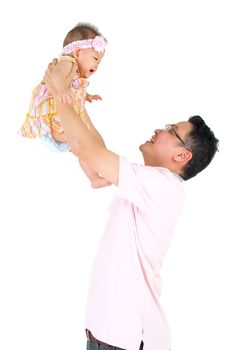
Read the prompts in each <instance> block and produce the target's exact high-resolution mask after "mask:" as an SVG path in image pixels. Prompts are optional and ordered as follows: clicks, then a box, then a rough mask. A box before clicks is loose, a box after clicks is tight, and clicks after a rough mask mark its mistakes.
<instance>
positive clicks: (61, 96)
mask: <svg viewBox="0 0 232 350" xmlns="http://www.w3.org/2000/svg"><path fill="white" fill-rule="evenodd" d="M57 96H58V100H59V101H60V102H62V103H64V104H73V103H75V96H74V94H73V92H72V90H71V89H69V88H67V89H62V90H60V91H58V93H57Z"/></svg>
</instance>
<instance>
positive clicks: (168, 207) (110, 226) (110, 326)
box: [86, 157, 184, 350]
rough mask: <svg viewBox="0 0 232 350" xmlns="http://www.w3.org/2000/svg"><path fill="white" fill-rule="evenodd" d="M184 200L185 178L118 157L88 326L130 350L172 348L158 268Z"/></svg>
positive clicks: (92, 286) (95, 269) (96, 264)
mask: <svg viewBox="0 0 232 350" xmlns="http://www.w3.org/2000/svg"><path fill="white" fill-rule="evenodd" d="M183 202H184V190H183V185H182V181H181V178H180V177H179V176H178V175H176V174H174V173H172V172H170V171H169V170H168V169H166V168H159V167H150V166H144V165H137V164H134V163H130V162H129V161H128V160H126V159H125V158H122V157H121V158H120V166H119V184H118V189H117V191H116V195H115V197H114V199H113V201H112V203H111V205H110V208H109V219H108V223H107V225H106V228H105V231H104V234H103V237H102V239H101V242H100V246H99V249H98V252H97V255H96V258H95V262H94V265H93V270H92V274H91V279H90V286H89V294H88V300H87V313H86V328H87V329H89V330H90V331H91V332H92V334H93V335H94V336H95V338H97V339H99V340H101V341H103V342H105V343H107V344H110V345H113V346H117V347H120V348H122V349H126V350H138V349H139V345H140V343H141V340H143V341H144V350H169V349H170V332H169V327H168V324H167V321H166V318H165V315H164V312H163V310H162V307H161V305H160V303H159V296H160V292H161V278H160V267H161V264H162V261H163V258H164V256H165V254H166V251H167V249H168V247H169V244H170V241H171V238H172V235H173V231H174V228H175V225H176V223H177V220H178V217H179V214H180V212H181V209H182V206H183Z"/></svg>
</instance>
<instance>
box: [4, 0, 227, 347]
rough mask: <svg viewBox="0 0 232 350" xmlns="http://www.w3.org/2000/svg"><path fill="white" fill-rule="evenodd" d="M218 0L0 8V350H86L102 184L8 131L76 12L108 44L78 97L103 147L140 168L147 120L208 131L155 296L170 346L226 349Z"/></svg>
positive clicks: (221, 5)
mask: <svg viewBox="0 0 232 350" xmlns="http://www.w3.org/2000/svg"><path fill="white" fill-rule="evenodd" d="M229 3H230V2H229V1H224V0H220V1H213V0H212V1H204V0H200V1H199V0H194V1H187V0H185V1H180V0H178V1H165V0H163V1H148V0H143V1H137V2H136V1H114V2H112V1H84V0H83V1H66V2H58V1H46V2H45V1H44V2H41V1H40V2H35V1H26V0H22V1H7V2H5V3H4V8H1V9H0V14H1V21H0V23H1V28H0V32H1V65H0V69H1V71H0V74H1V75H0V76H1V82H0V85H1V134H2V135H1V140H0V142H1V172H0V176H1V182H0V186H1V188H0V191H1V192H0V196H1V212H0V214H1V227H0V228H1V236H0V284H1V286H0V294H1V295H0V349H1V350H16V349H23V350H29V349H30V350H37V349H38V350H41V349H43V350H53V349H54V350H61V349H62V350H64V349H69V350H74V349H85V341H86V340H85V335H84V331H83V330H84V319H85V303H86V295H87V288H88V282H89V274H90V270H91V266H92V263H93V259H94V256H95V253H96V249H97V246H98V243H99V240H100V237H101V234H102V232H103V229H104V225H105V222H106V220H107V216H108V213H107V208H108V205H109V203H110V201H111V198H112V197H113V194H114V191H115V189H114V188H113V187H110V188H105V189H102V190H97V191H96V190H95V191H94V190H92V189H91V188H90V185H89V182H88V180H87V179H85V177H84V175H83V174H82V173H81V170H80V167H79V165H78V161H77V159H75V157H74V156H72V155H71V154H61V155H60V154H54V153H52V152H49V151H48V150H47V149H46V148H45V147H43V146H42V145H40V144H39V142H37V141H33V140H27V139H22V138H20V137H19V136H16V133H17V129H18V128H19V126H20V125H21V123H22V122H23V120H24V116H25V114H26V112H27V109H28V104H29V100H30V96H31V91H32V88H33V87H34V86H36V85H37V84H38V82H39V81H40V80H41V78H42V77H43V74H44V71H45V69H46V66H47V64H48V62H49V61H50V60H51V59H52V58H53V57H57V56H58V55H59V53H60V51H61V48H62V42H63V39H64V37H65V35H66V33H67V32H68V31H69V30H70V29H71V28H72V27H73V26H74V25H75V24H76V23H77V22H79V21H88V22H91V23H93V24H95V25H97V26H98V27H99V29H100V30H101V31H102V33H103V34H104V35H105V37H106V38H107V39H108V41H109V45H108V48H107V51H106V55H105V57H104V60H103V62H102V64H101V67H100V68H99V71H98V73H97V74H96V75H95V76H94V77H92V79H91V80H90V87H89V90H88V91H89V92H90V93H98V94H100V95H101V96H102V97H103V101H102V102H96V103H94V104H92V105H88V106H87V108H88V111H89V114H90V117H91V118H92V121H93V122H94V124H95V125H96V126H97V128H98V129H99V130H100V131H101V133H102V135H103V137H104V138H105V141H106V143H107V146H108V148H109V149H111V150H112V151H114V152H116V153H118V154H120V155H123V156H125V157H127V158H128V159H130V160H132V161H135V162H138V163H141V162H142V158H141V155H140V152H139V150H138V146H139V144H141V143H143V142H144V141H145V140H146V139H148V138H149V137H150V136H151V135H152V133H153V130H154V129H155V128H157V127H162V126H164V125H165V124H167V123H170V122H177V121H181V120H186V119H187V118H188V117H189V116H191V115H194V114H199V115H201V116H202V117H203V118H204V119H205V120H206V122H207V123H208V124H209V126H210V127H211V128H212V129H213V130H214V131H215V134H216V136H217V137H218V138H219V139H220V152H219V153H217V154H216V157H215V159H214V161H213V163H212V164H211V165H210V166H209V167H208V168H207V169H206V170H205V171H204V172H203V173H202V174H199V175H198V176H197V177H196V178H194V179H192V180H190V181H189V182H186V183H185V187H186V191H187V201H186V206H185V210H184V212H183V215H182V217H181V219H180V221H179V224H178V227H177V228H176V232H175V236H174V238H173V241H172V245H171V247H170V250H169V253H168V255H167V257H166V260H165V261H164V265H163V268H162V277H163V294H162V297H161V303H162V305H163V307H164V310H165V312H166V315H167V318H168V321H169V324H170V327H171V331H172V337H173V341H172V349H173V350H186V349H188V350H196V349H199V350H200V349H204V350H205V349H210V350H216V349H217V350H218V349H231V348H232V340H231V335H230V334H231V324H232V317H231V314H232V308H231V300H230V298H231V295H232V287H231V266H232V258H231V240H230V236H231V233H232V230H231V224H230V221H231V220H230V215H231V182H230V176H229V168H230V163H231V152H230V149H231V142H232V141H231V112H232V108H231V85H232V79H231V78H232V74H231V73H232V70H231V64H232V54H231V33H232V22H231V15H232V13H231V10H230V7H229ZM2 6H3V5H2ZM106 283H107V281H106ZM125 312H126V311H125ZM112 317H113V315H112ZM122 317H123V315H122ZM154 350H159V349H154Z"/></svg>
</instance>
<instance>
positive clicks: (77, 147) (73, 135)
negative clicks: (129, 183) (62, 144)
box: [56, 101, 119, 185]
mask: <svg viewBox="0 0 232 350" xmlns="http://www.w3.org/2000/svg"><path fill="white" fill-rule="evenodd" d="M56 103H57V109H58V113H59V116H60V119H61V123H62V126H63V128H64V131H65V133H66V138H67V140H68V142H69V144H70V146H71V151H72V152H73V153H74V154H75V155H76V156H77V157H79V158H80V159H81V160H82V161H83V162H85V163H87V164H88V166H90V167H91V168H93V169H94V170H95V171H96V172H97V173H99V174H101V176H103V177H104V178H105V179H107V180H108V181H110V182H111V183H113V184H114V185H118V174H119V156H118V155H117V154H115V153H113V152H111V151H109V150H107V149H106V148H105V147H104V146H103V145H102V144H99V143H98V142H97V141H96V138H95V137H94V135H92V134H91V131H90V130H88V128H86V126H85V125H84V124H83V122H82V120H81V118H80V117H79V116H78V115H77V113H76V111H75V109H74V107H73V106H71V105H67V104H63V103H60V102H59V101H56ZM95 130H96V129H95ZM96 132H97V131H96ZM97 133H98V132H97ZM98 134H99V133H98ZM99 135H100V134H99Z"/></svg>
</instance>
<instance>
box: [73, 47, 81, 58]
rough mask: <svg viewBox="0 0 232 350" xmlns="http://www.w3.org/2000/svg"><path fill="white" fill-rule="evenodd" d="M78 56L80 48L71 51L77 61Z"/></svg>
mask: <svg viewBox="0 0 232 350" xmlns="http://www.w3.org/2000/svg"><path fill="white" fill-rule="evenodd" d="M79 54H80V48H79V47H77V48H75V49H74V51H73V57H74V58H75V59H77V58H78V57H79Z"/></svg>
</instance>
